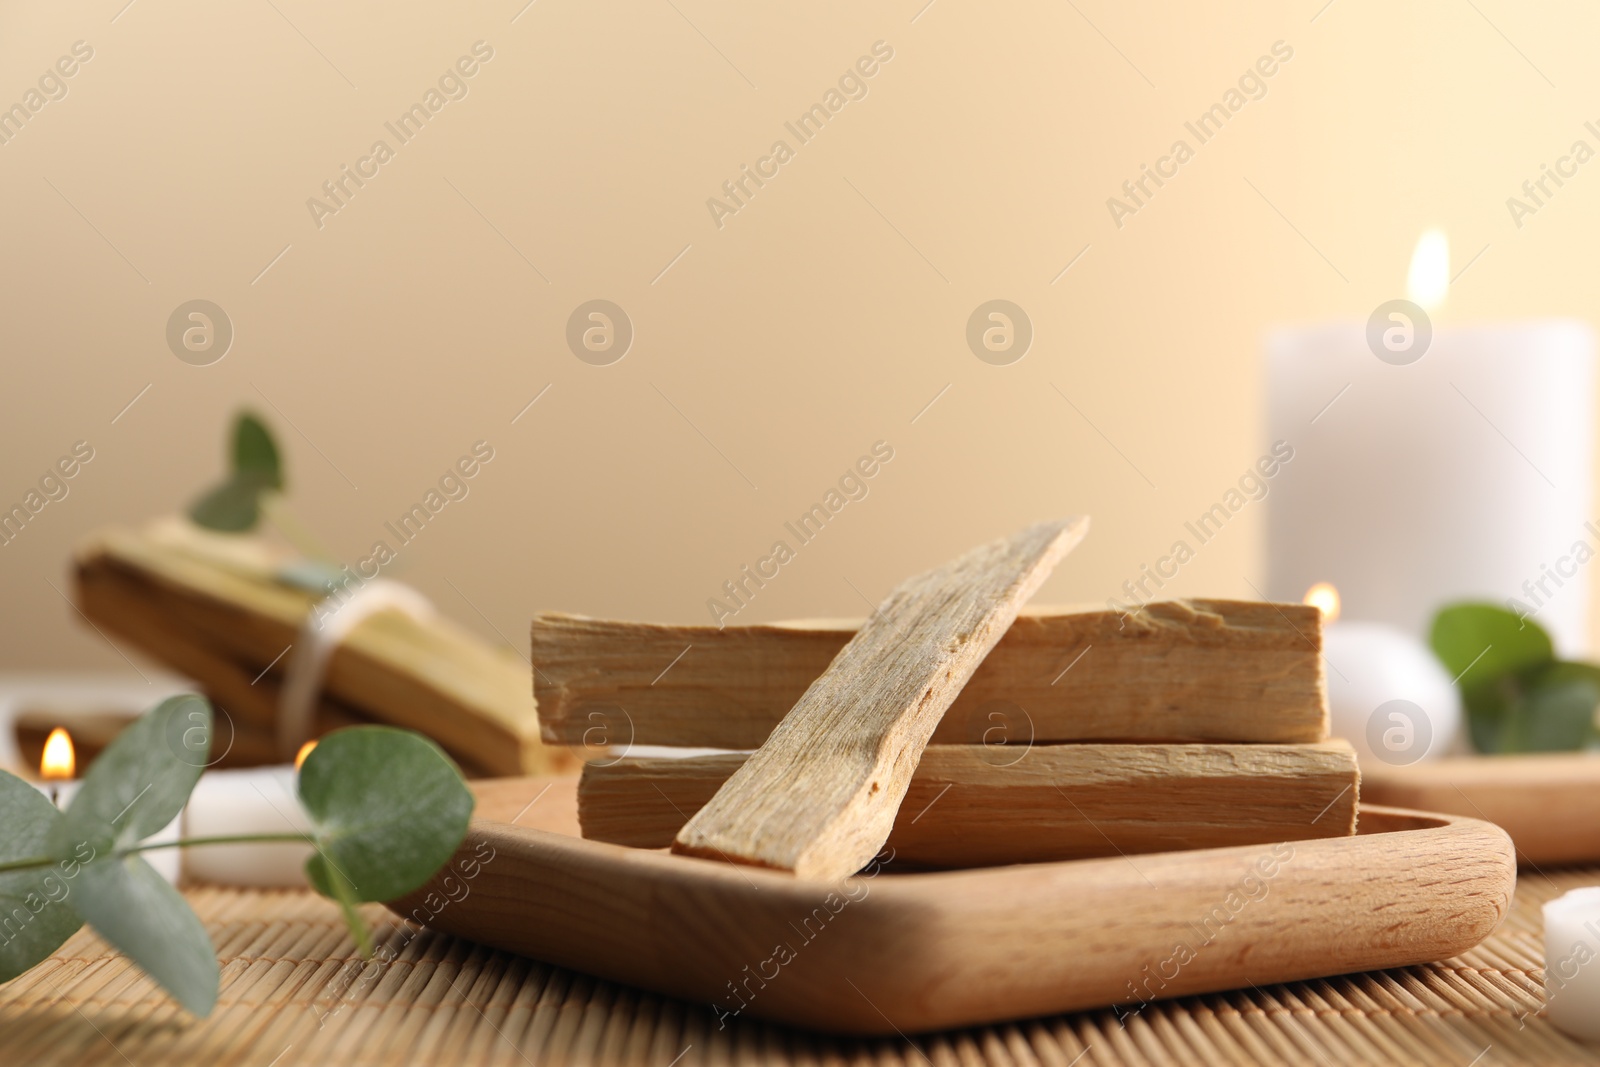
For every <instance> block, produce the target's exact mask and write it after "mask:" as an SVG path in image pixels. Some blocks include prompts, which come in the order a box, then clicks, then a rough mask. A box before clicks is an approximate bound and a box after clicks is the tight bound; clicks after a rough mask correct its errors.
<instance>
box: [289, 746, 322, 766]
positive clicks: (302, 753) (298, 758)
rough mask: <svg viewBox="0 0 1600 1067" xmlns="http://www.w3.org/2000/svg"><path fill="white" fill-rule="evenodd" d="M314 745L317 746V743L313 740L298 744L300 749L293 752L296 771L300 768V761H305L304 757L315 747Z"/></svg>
mask: <svg viewBox="0 0 1600 1067" xmlns="http://www.w3.org/2000/svg"><path fill="white" fill-rule="evenodd" d="M316 747H317V743H316V742H315V741H307V742H306V743H305V744H303V745H301V746H300V751H299V752H296V753H295V754H294V769H295V770H297V771H298V770H299V769H300V764H302V763H304V762H305V761H306V757H307V756H309V755H311V750H312V749H314V748H316Z"/></svg>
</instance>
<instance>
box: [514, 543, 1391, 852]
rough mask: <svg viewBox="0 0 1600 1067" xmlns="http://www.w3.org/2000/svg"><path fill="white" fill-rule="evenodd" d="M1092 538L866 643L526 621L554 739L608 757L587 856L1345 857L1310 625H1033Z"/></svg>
mask: <svg viewBox="0 0 1600 1067" xmlns="http://www.w3.org/2000/svg"><path fill="white" fill-rule="evenodd" d="M1086 528H1087V520H1085V519H1069V520H1063V521H1059V522H1050V523H1041V524H1039V525H1037V526H1034V527H1030V528H1029V529H1027V530H1024V531H1022V532H1020V533H1018V534H1016V535H1014V536H1012V537H1010V538H1006V539H1003V540H1001V541H997V542H994V543H991V544H989V545H985V546H982V547H980V548H978V549H975V550H973V551H972V552H969V553H967V554H966V555H964V556H962V557H960V558H959V559H957V560H955V561H954V562H952V563H950V564H948V565H946V566H944V567H941V568H938V569H936V570H933V571H930V572H928V573H926V574H923V575H919V576H917V577H915V578H912V579H909V580H908V581H906V582H905V583H903V584H901V585H900V586H899V587H898V588H896V589H895V590H894V591H893V592H892V593H891V594H890V595H889V597H888V598H887V599H886V600H884V602H883V603H882V604H881V605H879V607H878V609H877V610H876V611H875V612H874V614H873V615H872V616H871V617H869V618H868V619H867V620H865V621H864V622H862V623H859V624H857V623H850V622H815V623H794V624H780V625H771V626H745V627H736V626H727V627H723V628H720V629H719V628H715V627H705V626H700V627H697V626H662V625H647V624H641V623H632V622H607V621H602V620H596V619H589V618H582V617H578V616H572V615H562V614H544V615H540V616H538V617H537V618H535V620H534V622H533V627H532V646H531V654H532V659H533V662H534V664H535V667H536V671H535V676H536V681H535V691H536V694H537V696H538V713H539V720H540V723H541V727H542V731H543V737H544V739H545V740H546V741H547V742H550V743H553V744H564V745H573V746H586V747H588V748H589V749H591V750H594V749H595V748H596V746H597V745H606V746H609V749H608V751H609V752H611V753H612V755H610V756H608V757H607V758H603V759H595V760H592V761H591V762H589V763H588V764H587V765H586V766H585V767H584V769H583V774H582V779H581V781H580V784H579V790H578V799H579V820H580V824H581V827H582V831H583V834H584V836H585V837H589V838H594V839H598V840H602V841H609V842H614V843H618V844H624V845H631V846H635V847H640V848H667V847H670V848H671V849H672V850H673V851H675V852H679V853H684V854H688V855H694V856H702V857H708V858H715V859H722V860H728V861H732V862H736V863H745V864H751V865H757V866H763V867H769V868H775V869H779V870H788V871H792V872H794V873H796V874H797V875H800V876H803V877H812V878H821V879H836V878H842V877H845V876H848V875H850V874H852V873H854V872H855V871H857V870H859V869H860V868H862V867H863V866H864V865H866V864H867V863H868V862H869V861H871V860H872V859H873V858H874V856H877V855H879V854H880V850H881V849H883V848H885V847H887V848H888V849H890V850H892V855H893V858H894V860H895V861H896V863H897V864H903V865H907V866H912V867H969V866H981V865H994V864H1005V863H1022V862H1037V861H1046V860H1063V859H1076V858H1083V857H1089V856H1104V855H1116V854H1119V853H1121V854H1135V853H1145V852H1155V851H1167V850H1173V849H1190V848H1206V847H1216V846H1226V845H1242V844H1260V843H1269V842H1278V841H1286V840H1297V839H1307V838H1315V837H1333V836H1340V835H1348V834H1353V833H1354V832H1355V827H1356V815H1357V799H1358V790H1359V774H1358V770H1357V766H1356V758H1355V754H1354V752H1353V751H1352V749H1351V748H1350V746H1349V745H1348V744H1347V743H1345V742H1342V741H1329V740H1328V739H1327V730H1328V718H1327V708H1326V696H1325V686H1324V677H1323V671H1322V660H1321V617H1320V615H1319V614H1318V612H1317V611H1316V609H1314V608H1309V607H1305V606H1303V605H1299V604H1268V603H1247V602H1238V601H1226V600H1180V601H1171V602H1166V603H1151V604H1148V605H1146V606H1145V607H1144V608H1143V609H1141V610H1140V611H1138V612H1134V613H1128V614H1124V613H1119V612H1115V611H1096V610H1069V611H1052V610H1046V609H1037V610H1027V611H1023V610H1021V609H1022V605H1023V603H1024V601H1026V599H1027V598H1028V597H1029V596H1031V594H1032V593H1033V592H1034V590H1035V589H1037V588H1038V586H1039V585H1040V584H1041V583H1042V582H1043V580H1044V578H1045V577H1046V575H1047V574H1048V573H1049V571H1050V569H1051V568H1052V567H1053V566H1054V564H1055V562H1056V561H1057V560H1058V559H1059V558H1060V557H1061V556H1063V555H1064V554H1065V553H1066V552H1067V551H1069V550H1070V549H1071V548H1072V546H1073V545H1075V544H1076V543H1077V542H1078V540H1079V539H1081V538H1082V536H1083V534H1084V532H1085V530H1086ZM642 745H643V746H672V747H678V748H683V749H697V748H698V749H704V748H714V749H722V750H729V751H721V752H712V753H705V752H700V753H698V754H688V755H667V756H639V755H630V754H628V753H629V752H630V751H631V749H632V748H633V747H634V746H642ZM618 752H620V753H621V754H620V755H616V753H618Z"/></svg>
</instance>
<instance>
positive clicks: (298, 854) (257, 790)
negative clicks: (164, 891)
mask: <svg viewBox="0 0 1600 1067" xmlns="http://www.w3.org/2000/svg"><path fill="white" fill-rule="evenodd" d="M295 776H296V772H295V769H294V768H293V767H253V768H249V769H245V770H229V771H207V772H206V773H205V774H202V775H201V776H200V781H199V782H198V783H197V784H196V785H195V787H194V792H193V793H191V794H189V806H188V807H187V808H186V809H185V810H184V836H185V837H233V836H236V835H239V834H282V833H296V832H301V831H305V830H308V829H310V823H309V822H308V821H307V819H306V815H305V811H304V810H303V809H302V808H301V807H300V801H299V798H298V795H297V793H296V787H295ZM183 852H184V857H183V869H184V875H185V877H186V878H187V879H188V880H191V881H199V882H212V883H215V884H217V885H240V886H262V887H274V886H302V885H305V884H306V879H305V870H304V868H305V862H306V859H307V858H308V857H309V856H310V855H311V847H310V846H309V845H300V844H293V843H264V842H248V843H243V844H238V845H200V846H196V847H194V848H186V849H184V850H183Z"/></svg>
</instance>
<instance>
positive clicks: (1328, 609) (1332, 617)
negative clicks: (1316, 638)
mask: <svg viewBox="0 0 1600 1067" xmlns="http://www.w3.org/2000/svg"><path fill="white" fill-rule="evenodd" d="M1302 599H1303V601H1304V603H1306V604H1309V605H1311V606H1312V607H1314V608H1316V609H1317V610H1318V611H1320V612H1322V622H1323V625H1327V624H1328V623H1330V622H1334V621H1336V620H1337V619H1338V618H1339V590H1338V589H1337V588H1336V587H1335V586H1334V584H1333V583H1332V582H1318V583H1317V584H1316V585H1314V586H1312V587H1311V588H1310V589H1307V590H1306V595H1305V596H1304V597H1303V598H1302Z"/></svg>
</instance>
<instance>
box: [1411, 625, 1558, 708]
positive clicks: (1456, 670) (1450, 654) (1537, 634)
mask: <svg viewBox="0 0 1600 1067" xmlns="http://www.w3.org/2000/svg"><path fill="white" fill-rule="evenodd" d="M1428 643H1429V644H1430V645H1432V646H1433V651H1434V654H1435V655H1437V656H1438V657H1439V659H1440V660H1442V661H1443V662H1444V666H1445V669H1446V670H1448V671H1449V672H1450V675H1451V676H1452V677H1454V678H1456V679H1457V680H1458V684H1459V685H1460V686H1461V690H1462V692H1463V693H1465V694H1469V695H1470V694H1471V693H1472V691H1473V690H1475V689H1478V688H1480V687H1483V686H1489V685H1493V684H1494V683H1495V682H1496V681H1497V680H1499V679H1501V678H1503V677H1504V676H1506V675H1508V674H1516V673H1518V672H1521V671H1526V670H1529V669H1530V668H1534V667H1539V666H1542V665H1544V664H1547V663H1549V662H1551V661H1552V660H1553V659H1555V648H1554V646H1553V645H1552V644H1551V643H1550V635H1549V634H1547V633H1545V631H1544V628H1543V627H1541V626H1540V625H1539V624H1538V623H1536V622H1534V621H1532V620H1531V619H1521V618H1518V617H1517V615H1516V613H1514V612H1510V611H1507V610H1506V609H1505V608H1502V607H1500V606H1499V605H1497V604H1480V603H1462V604H1450V605H1447V606H1446V607H1444V608H1442V609H1440V611H1439V613H1438V614H1437V615H1435V616H1434V617H1433V629H1432V631H1431V632H1430V633H1429V635H1428Z"/></svg>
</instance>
